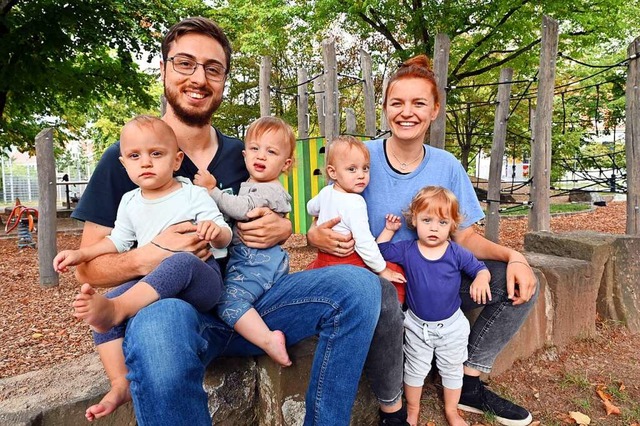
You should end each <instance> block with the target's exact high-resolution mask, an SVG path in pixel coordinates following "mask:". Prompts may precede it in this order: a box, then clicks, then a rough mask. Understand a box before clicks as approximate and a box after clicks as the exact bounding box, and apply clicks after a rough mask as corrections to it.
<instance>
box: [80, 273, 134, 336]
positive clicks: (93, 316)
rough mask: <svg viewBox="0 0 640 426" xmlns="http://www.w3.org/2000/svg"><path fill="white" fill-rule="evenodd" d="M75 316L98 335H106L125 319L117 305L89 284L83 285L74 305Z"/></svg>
mask: <svg viewBox="0 0 640 426" xmlns="http://www.w3.org/2000/svg"><path fill="white" fill-rule="evenodd" d="M72 306H73V308H74V314H73V316H74V317H76V318H78V319H81V320H83V321H84V322H86V323H87V324H89V325H90V326H91V327H93V329H94V330H95V331H97V332H98V333H104V332H106V331H108V330H109V329H111V328H112V327H113V326H115V325H117V324H120V323H121V322H122V321H124V319H125V318H121V315H119V314H118V309H117V306H116V303H114V301H113V300H111V299H107V298H106V297H104V296H103V295H101V294H100V293H97V292H96V290H95V289H94V288H93V287H91V285H89V284H86V283H85V284H82V287H80V293H78V294H77V295H76V300H75V301H74V302H73V304H72Z"/></svg>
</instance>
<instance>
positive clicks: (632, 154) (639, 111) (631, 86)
mask: <svg viewBox="0 0 640 426" xmlns="http://www.w3.org/2000/svg"><path fill="white" fill-rule="evenodd" d="M627 57H628V58H629V68H628V73H627V88H626V110H625V136H624V141H625V150H626V158H627V226H626V233H627V234H629V235H640V59H639V58H640V37H638V38H636V39H635V40H634V41H633V42H632V43H631V44H630V45H629V47H628V49H627Z"/></svg>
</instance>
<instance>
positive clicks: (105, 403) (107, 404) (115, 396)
mask: <svg viewBox="0 0 640 426" xmlns="http://www.w3.org/2000/svg"><path fill="white" fill-rule="evenodd" d="M129 401H131V393H130V392H129V383H128V382H126V381H125V382H124V383H123V384H118V385H114V386H113V387H112V388H111V390H109V392H107V394H106V395H105V396H104V398H102V400H101V401H100V402H99V403H97V404H95V405H92V406H91V407H89V408H87V411H85V414H84V416H85V417H86V418H87V420H89V421H90V422H91V421H93V420H95V419H99V418H101V417H105V416H108V415H109V414H111V413H113V412H114V411H115V410H116V408H118V407H119V406H121V405H122V404H125V403H127V402H129Z"/></svg>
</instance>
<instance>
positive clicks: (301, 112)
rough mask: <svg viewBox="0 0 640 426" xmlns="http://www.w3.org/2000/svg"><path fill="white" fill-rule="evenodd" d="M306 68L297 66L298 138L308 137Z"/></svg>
mask: <svg viewBox="0 0 640 426" xmlns="http://www.w3.org/2000/svg"><path fill="white" fill-rule="evenodd" d="M307 84H308V83H307V70H306V69H304V68H298V139H307V138H308V137H309V95H308V94H307Z"/></svg>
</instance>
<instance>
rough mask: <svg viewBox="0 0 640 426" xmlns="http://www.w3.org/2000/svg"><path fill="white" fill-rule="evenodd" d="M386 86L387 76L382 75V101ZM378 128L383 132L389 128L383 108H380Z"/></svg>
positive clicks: (387, 83)
mask: <svg viewBox="0 0 640 426" xmlns="http://www.w3.org/2000/svg"><path fill="white" fill-rule="evenodd" d="M387 86H389V76H386V75H385V76H384V79H383V80H382V96H381V98H382V102H384V97H385V96H386V94H387ZM380 130H381V131H383V132H385V131H387V130H389V123H387V114H385V113H384V108H381V109H380Z"/></svg>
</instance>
